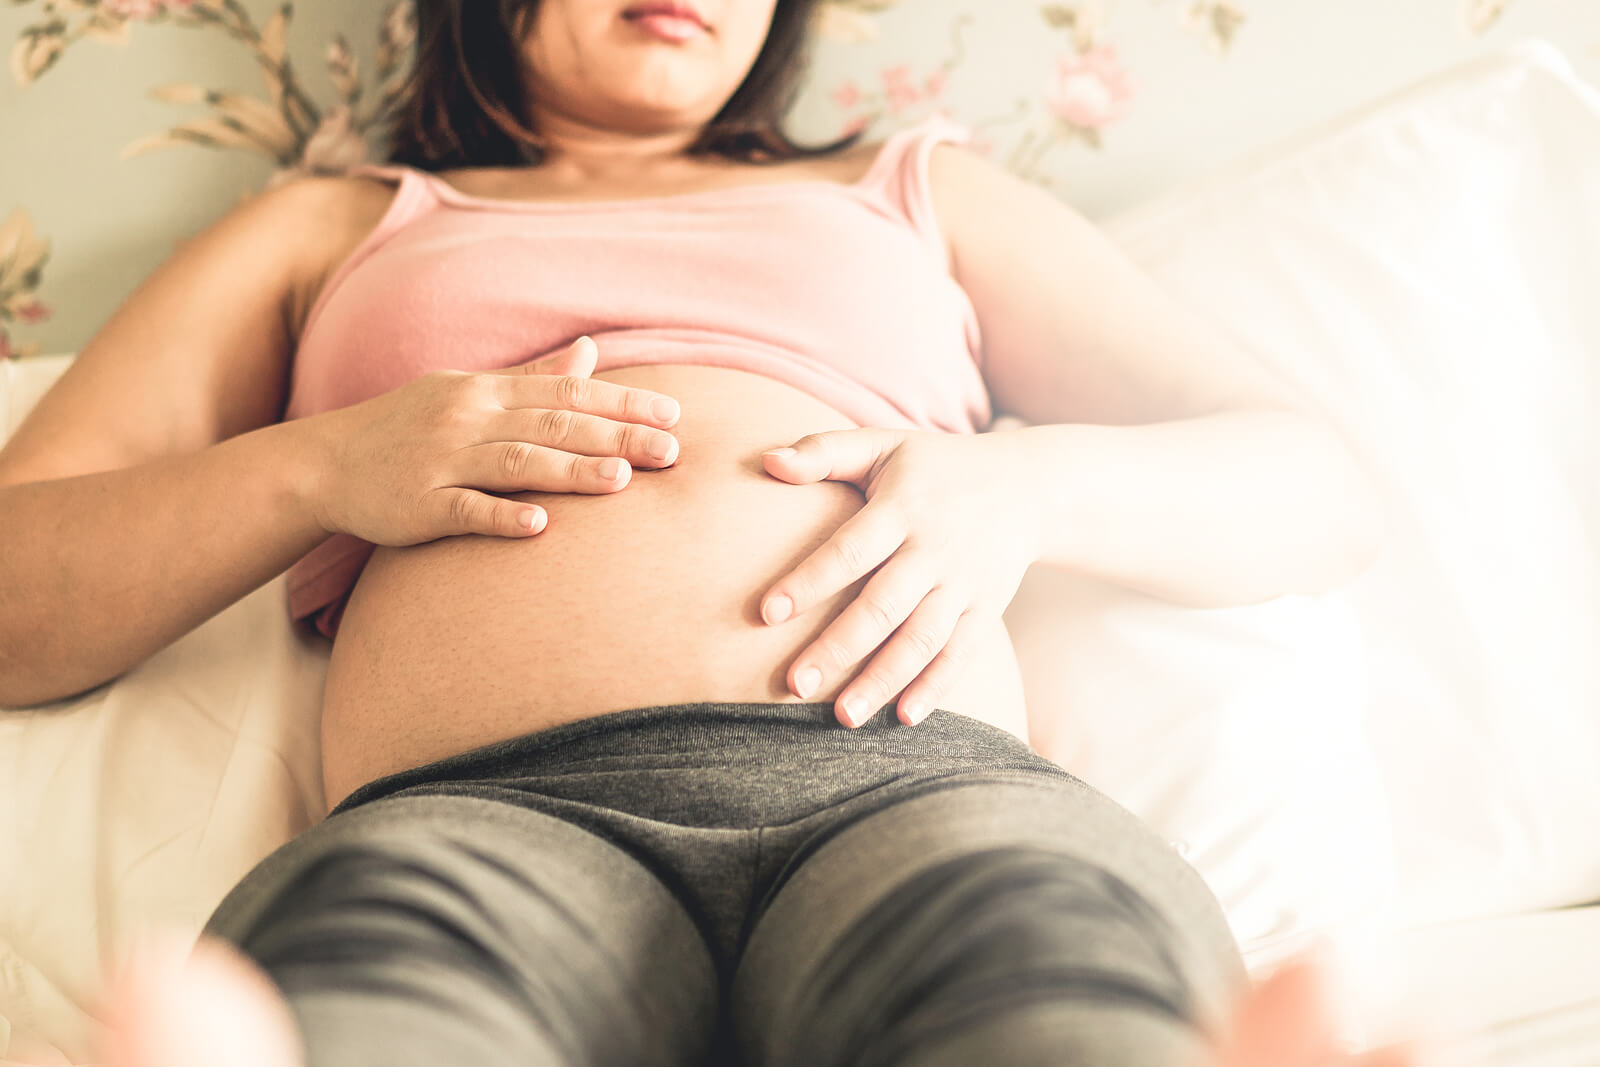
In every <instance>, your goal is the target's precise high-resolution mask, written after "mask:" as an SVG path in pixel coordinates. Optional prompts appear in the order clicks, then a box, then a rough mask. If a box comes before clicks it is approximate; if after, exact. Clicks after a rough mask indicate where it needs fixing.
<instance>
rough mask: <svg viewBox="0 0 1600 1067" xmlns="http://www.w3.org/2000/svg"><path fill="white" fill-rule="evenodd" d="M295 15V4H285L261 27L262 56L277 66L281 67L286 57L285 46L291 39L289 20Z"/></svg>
mask: <svg viewBox="0 0 1600 1067" xmlns="http://www.w3.org/2000/svg"><path fill="white" fill-rule="evenodd" d="M293 14H294V5H293V4H284V5H283V6H282V7H281V8H279V9H278V13H277V14H275V15H273V16H272V17H271V18H270V19H268V20H267V23H266V25H265V26H262V27H261V55H262V56H263V58H266V59H269V60H271V61H272V62H273V63H275V64H279V65H281V64H282V63H283V57H284V51H285V48H284V45H285V42H286V41H287V40H288V37H289V19H290V18H291V17H292V16H293Z"/></svg>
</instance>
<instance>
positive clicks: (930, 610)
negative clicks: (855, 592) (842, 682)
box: [799, 589, 978, 728]
mask: <svg viewBox="0 0 1600 1067" xmlns="http://www.w3.org/2000/svg"><path fill="white" fill-rule="evenodd" d="M866 597H867V593H866V592H865V591H863V594H862V597H861V598H860V599H858V600H857V601H856V603H855V604H853V605H851V608H850V609H848V610H847V611H846V612H845V614H843V615H841V616H840V617H839V619H836V620H835V623H838V622H841V621H843V620H844V618H845V615H848V614H850V613H851V612H853V611H854V610H855V608H856V607H858V606H861V605H862V602H863V601H864V600H865V599H866ZM858 625H859V624H855V623H852V624H851V628H852V629H854V628H856V627H857V626H858ZM829 629H830V630H831V629H832V627H831V626H830V628H829ZM875 629H876V623H873V624H870V627H869V629H868V630H867V631H865V632H871V630H875ZM977 633H978V630H977V628H976V624H975V623H974V620H973V618H972V616H971V615H969V614H967V613H966V612H965V610H964V608H963V606H962V603H961V600H960V598H959V597H957V596H955V595H953V594H951V593H949V592H947V591H945V590H942V589H934V590H933V591H932V592H930V593H928V594H927V596H925V597H923V598H922V600H921V602H920V603H918V604H917V605H916V608H915V610H913V611H912V612H911V613H910V614H909V616H908V617H907V618H906V620H905V621H904V622H903V623H901V624H900V625H899V626H898V627H896V628H895V629H894V631H893V632H892V633H891V634H889V635H888V636H887V640H885V639H884V638H883V637H879V638H878V639H877V642H876V643H875V644H874V645H872V646H869V648H868V653H870V651H871V648H872V647H876V644H882V646H883V647H882V648H880V649H879V650H878V652H877V654H876V655H874V656H872V659H871V661H870V662H868V663H867V665H866V666H865V667H863V668H860V669H859V672H857V673H856V676H855V677H854V678H853V679H851V681H850V683H849V685H847V686H845V688H844V691H843V692H841V693H840V694H839V697H838V700H837V701H836V702H835V710H836V714H837V717H838V719H839V721H840V722H841V723H843V724H844V725H845V726H849V727H851V728H854V727H857V726H860V725H861V724H862V723H864V722H866V721H867V720H868V719H869V718H871V717H872V716H873V714H875V713H876V712H877V710H878V709H879V708H881V707H883V706H884V705H885V704H888V703H891V702H893V701H895V700H896V698H899V713H898V718H899V720H900V721H901V722H902V723H904V724H905V725H907V726H915V725H917V724H918V723H920V722H921V721H922V720H923V719H925V718H927V716H928V714H929V712H931V711H932V710H933V709H934V708H936V707H938V706H939V704H940V702H941V701H942V700H943V698H944V696H945V694H946V693H947V692H949V690H950V687H951V685H952V684H953V683H954V681H955V679H956V678H957V677H958V676H959V675H960V673H961V671H962V669H963V667H964V665H965V663H966V661H967V659H968V658H969V656H970V654H971V650H972V647H973V644H974V642H975V641H976V639H977ZM857 639H858V640H871V638H870V637H860V638H857ZM833 640H834V638H833V637H832V636H831V635H830V633H829V631H826V630H825V631H824V632H823V633H822V635H821V636H820V637H819V638H818V639H817V642H816V643H815V644H814V645H813V646H812V647H811V648H808V649H807V650H806V651H805V652H803V653H802V654H801V656H800V660H799V662H801V663H810V662H830V661H833V660H834V659H835V657H836V656H840V657H841V658H842V655H843V654H841V653H835V652H834V651H833V650H832V646H831V642H832V641H833ZM861 658H864V657H856V659H855V660H852V661H851V663H850V664H849V665H847V666H846V667H844V668H843V669H842V670H841V671H839V672H836V673H834V674H832V675H831V676H830V675H829V673H828V672H827V671H823V685H824V687H826V686H829V685H831V684H833V683H835V682H837V681H838V680H839V678H840V677H842V676H848V675H849V674H850V673H852V672H855V671H856V669H855V668H854V666H853V664H854V663H856V662H859V661H860V659H861Z"/></svg>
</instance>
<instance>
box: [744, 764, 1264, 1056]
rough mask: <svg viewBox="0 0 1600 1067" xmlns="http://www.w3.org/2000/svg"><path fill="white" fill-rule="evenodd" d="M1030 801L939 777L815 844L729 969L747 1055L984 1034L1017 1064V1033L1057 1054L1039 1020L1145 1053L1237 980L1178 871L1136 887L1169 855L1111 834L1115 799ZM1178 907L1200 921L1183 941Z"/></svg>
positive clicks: (917, 1045) (952, 1041)
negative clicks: (1139, 1046)
mask: <svg viewBox="0 0 1600 1067" xmlns="http://www.w3.org/2000/svg"><path fill="white" fill-rule="evenodd" d="M1046 792H1048V791H1046ZM1042 800H1043V794H1042V793H1041V792H1040V791H1039V790H1034V789H1030V788H1027V787H1017V788H1012V787H1004V788H1000V789H998V790H996V789H978V788H973V789H966V788H961V789H950V790H946V791H943V792H941V793H937V794H933V795H931V796H926V797H921V798H918V799H917V800H916V801H911V802H907V803H906V804H904V805H898V806H897V807H896V808H895V809H890V811H887V812H881V813H879V814H878V815H875V816H872V817H871V818H869V819H866V820H863V821H862V823H860V824H858V825H857V826H855V827H852V828H851V829H850V830H848V831H845V832H843V833H841V834H839V835H838V837H836V838H834V839H833V840H831V841H830V842H828V844H827V845H825V846H823V847H821V848H819V849H818V850H817V851H816V853H815V854H813V855H812V856H811V857H810V858H808V859H807V860H806V861H805V863H804V864H803V865H802V866H801V867H800V868H798V869H797V870H796V871H795V872H794V873H793V875H792V876H791V877H790V879H789V880H788V882H787V884H786V885H785V886H784V888H783V889H782V890H781V891H780V892H778V893H777V894H776V895H775V896H774V897H773V899H772V902H771V906H770V907H769V908H768V909H767V911H766V913H765V914H764V915H763V917H762V918H761V920H760V921H759V922H758V923H757V925H756V927H755V928H754V930H753V931H752V936H751V938H750V941H749V943H748V946H747V948H746V952H745V956H744V959H743V962H742V963H741V967H740V971H739V974H738V976H737V978H736V980H735V987H734V993H733V997H734V999H733V1007H734V1011H735V1013H736V1017H735V1024H736V1025H738V1026H739V1027H741V1028H742V1029H744V1030H745V1032H746V1035H747V1047H750V1050H751V1052H752V1054H753V1055H752V1062H754V1063H760V1064H764V1065H765V1064H783V1063H791V1062H792V1063H796V1064H799V1063H818V1064H825V1063H841V1064H842V1063H869V1062H870V1063H883V1064H902V1063H905V1064H910V1063H916V1064H933V1063H945V1062H954V1061H949V1060H947V1059H941V1058H939V1056H948V1055H951V1054H953V1053H952V1052H951V1051H950V1050H952V1049H956V1050H960V1049H967V1048H968V1046H970V1045H971V1044H972V1042H973V1041H977V1042H979V1043H980V1044H982V1043H983V1042H985V1041H992V1040H998V1039H999V1036H1000V1035H1007V1036H1006V1040H1005V1043H1004V1046H1003V1047H996V1048H994V1049H993V1050H992V1054H993V1055H1001V1054H1003V1055H1002V1060H1003V1061H1004V1062H1016V1063H1024V1064H1025V1063H1030V1062H1034V1061H1033V1060H1031V1059H1029V1058H1028V1057H1027V1056H1025V1055H1024V1054H1023V1053H1022V1052H1021V1051H1020V1049H1021V1047H1022V1046H1023V1045H1025V1044H1026V1043H1027V1042H1028V1041H1029V1040H1033V1039H1038V1040H1041V1041H1043V1042H1044V1045H1043V1046H1042V1047H1043V1048H1048V1049H1055V1051H1054V1052H1053V1053H1050V1054H1048V1055H1046V1054H1045V1053H1044V1052H1041V1055H1045V1058H1044V1059H1042V1060H1040V1061H1039V1062H1062V1061H1061V1060H1060V1059H1059V1058H1058V1057H1059V1055H1060V1044H1059V1039H1058V1037H1055V1036H1051V1032H1052V1031H1055V1030H1060V1029H1062V1028H1063V1027H1066V1028H1067V1029H1072V1028H1073V1026H1074V1025H1077V1024H1073V1023H1071V1022H1070V1020H1073V1019H1076V1020H1079V1021H1080V1022H1082V1021H1084V1020H1088V1021H1092V1020H1093V1019H1096V1018H1098V1019H1101V1020H1102V1021H1104V1022H1106V1023H1107V1024H1108V1027H1109V1023H1110V1021H1111V1020H1113V1019H1115V1020H1117V1021H1118V1026H1119V1027H1120V1028H1122V1029H1127V1028H1128V1027H1130V1026H1131V1027H1132V1028H1134V1029H1136V1030H1138V1029H1141V1028H1142V1030H1143V1031H1145V1032H1147V1037H1146V1038H1145V1041H1146V1043H1147V1044H1148V1045H1149V1046H1150V1047H1151V1050H1152V1051H1151V1053H1150V1056H1151V1057H1152V1058H1151V1059H1150V1060H1149V1062H1152V1063H1158V1062H1164V1059H1163V1057H1164V1056H1165V1055H1166V1054H1165V1053H1157V1052H1155V1051H1154V1050H1155V1049H1157V1048H1170V1047H1172V1046H1173V1044H1174V1043H1175V1042H1176V1043H1179V1044H1182V1043H1185V1042H1190V1041H1192V1040H1195V1039H1197V1038H1198V1034H1199V1031H1201V1030H1203V1029H1205V1028H1207V1027H1209V1026H1210V1025H1212V1024H1213V1023H1214V1021H1215V1019H1216V1018H1217V1017H1218V1016H1219V1014H1220V1011H1221V1008H1222V1005H1223V1004H1224V1003H1225V1001H1226V1000H1227V999H1229V998H1230V997H1231V993H1232V987H1233V986H1234V985H1235V984H1236V983H1237V982H1239V981H1242V979H1243V969H1242V965H1240V963H1239V960H1238V956H1237V949H1236V948H1235V947H1234V946H1233V943H1232V940H1231V937H1229V936H1228V935H1227V933H1226V926H1225V924H1223V923H1222V920H1221V916H1220V913H1216V914H1213V910H1214V909H1215V907H1216V905H1215V900H1214V898H1212V897H1210V895H1209V891H1207V890H1205V888H1204V885H1203V883H1200V882H1199V880H1198V877H1197V876H1196V877H1195V878H1194V882H1192V883H1188V884H1186V885H1183V886H1178V887H1174V886H1172V885H1162V886H1159V887H1157V889H1158V892H1156V893H1154V894H1150V893H1148V892H1147V889H1148V883H1150V882H1151V881H1153V880H1161V879H1170V878H1172V877H1174V872H1178V871H1188V869H1187V867H1186V865H1184V864H1182V861H1181V858H1180V857H1177V856H1176V854H1172V855H1171V856H1170V857H1169V856H1167V855H1164V854H1161V853H1160V852H1159V851H1155V850H1156V846H1155V845H1153V844H1151V843H1150V841H1149V838H1154V835H1153V834H1150V832H1149V831H1148V830H1143V831H1142V834H1131V835H1130V833H1129V828H1128V827H1127V825H1126V824H1125V823H1124V822H1123V821H1122V819H1123V817H1126V813H1121V814H1120V815H1119V814H1117V813H1116V812H1113V813H1110V814H1108V813H1107V812H1105V811H1103V810H1100V809H1097V808H1096V807H1095V805H1094V802H1093V800H1092V798H1090V800H1089V801H1088V802H1087V803H1085V804H1083V805H1080V806H1079V809H1078V810H1077V811H1076V812H1073V811H1072V810H1070V809H1071V807H1072V803H1071V802H1068V803H1065V805H1064V806H1063V809H1062V810H1057V811H1055V812H1053V813H1047V809H1048V808H1049V807H1050V806H1051V805H1050V804H1048V803H1042ZM1030 801H1031V802H1032V806H1031V810H1028V809H1025V808H1019V807H1016V805H1026V804H1028V802H1030ZM1117 811H1118V812H1120V809H1117ZM1130 818H1131V817H1130ZM1074 820H1075V823H1074ZM1099 820H1104V824H1103V825H1095V824H1096V823H1097V821H1099ZM1141 829H1142V828H1141ZM1145 835H1148V838H1147V837H1146V836H1145ZM1157 840H1158V839H1157ZM1161 847H1162V848H1165V846H1164V844H1163V845H1162V846H1161ZM1188 873H1189V874H1191V875H1192V871H1188ZM1197 893H1198V894H1200V895H1201V899H1199V900H1185V897H1186V895H1194V894H1197ZM1174 901H1177V902H1178V903H1179V904H1182V905H1184V906H1182V907H1177V908H1175V907H1174V906H1173V902H1174ZM1193 916H1200V917H1201V919H1202V921H1204V922H1206V923H1208V924H1210V925H1211V929H1208V930H1207V931H1204V935H1205V936H1203V937H1201V938H1200V939H1199V940H1198V942H1197V939H1196V938H1195V937H1194V936H1193V934H1194V931H1191V930H1185V929H1183V924H1184V923H1185V922H1186V921H1189V920H1190V919H1191V918H1192V917H1193ZM1217 926H1220V927H1221V930H1220V931H1219V930H1218V929H1217V928H1216V927H1217ZM1208 954H1209V958H1208ZM1006 1019H1011V1020H1013V1022H1012V1023H1006V1024H1004V1025H1001V1024H1000V1023H999V1022H998V1021H999V1020H1006ZM780 1035H781V1036H780ZM985 1035H987V1036H985ZM1029 1035H1032V1037H1030V1036H1029ZM1085 1039H1086V1040H1087V1039H1088V1038H1087V1037H1085ZM800 1049H805V1052H804V1053H801V1052H800V1051H798V1050H800ZM941 1050H943V1051H941ZM936 1053H937V1055H936ZM963 1054H964V1053H963ZM1052 1057H1056V1058H1052ZM1085 1062H1094V1061H1093V1060H1092V1059H1090V1060H1086V1061H1085ZM1126 1062H1129V1063H1136V1062H1140V1061H1138V1060H1128V1061H1126Z"/></svg>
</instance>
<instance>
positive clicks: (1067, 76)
mask: <svg viewBox="0 0 1600 1067" xmlns="http://www.w3.org/2000/svg"><path fill="white" fill-rule="evenodd" d="M1132 99H1133V84H1132V81H1131V79H1130V78H1129V77H1128V72H1127V71H1126V70H1125V69H1123V66H1122V64H1121V63H1119V62H1118V61H1117V51H1116V49H1115V48H1114V47H1112V46H1111V45H1099V46H1097V47H1095V48H1092V49H1090V50H1089V51H1087V52H1085V53H1083V54H1082V55H1079V56H1073V57H1072V58H1069V59H1063V60H1061V62H1060V64H1059V65H1058V66H1057V68H1056V83H1055V86H1054V87H1053V88H1052V89H1051V91H1050V92H1049V93H1047V94H1046V95H1045V102H1046V103H1047V104H1049V105H1050V110H1052V111H1054V112H1055V113H1056V114H1057V115H1059V116H1060V117H1061V118H1062V119H1064V120H1065V121H1066V122H1067V123H1069V124H1070V125H1072V126H1076V127H1079V128H1080V129H1085V130H1098V129H1101V128H1103V127H1104V126H1106V125H1108V124H1110V123H1112V122H1115V121H1116V120H1117V119H1119V118H1121V117H1122V116H1123V114H1124V113H1125V112H1126V111H1127V105H1128V102H1129V101H1130V100H1132Z"/></svg>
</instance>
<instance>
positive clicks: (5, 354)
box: [0, 329, 14, 359]
mask: <svg viewBox="0 0 1600 1067" xmlns="http://www.w3.org/2000/svg"><path fill="white" fill-rule="evenodd" d="M13 354H14V353H13V352H12V351H11V338H9V337H7V336H6V331H5V330H4V329H0V359H10V358H11V357H12V355H13Z"/></svg>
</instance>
